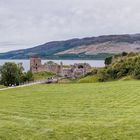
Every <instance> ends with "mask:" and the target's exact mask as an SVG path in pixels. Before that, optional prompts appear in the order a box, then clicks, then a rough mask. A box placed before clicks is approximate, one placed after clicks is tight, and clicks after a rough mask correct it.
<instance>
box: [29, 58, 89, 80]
mask: <svg viewBox="0 0 140 140" xmlns="http://www.w3.org/2000/svg"><path fill="white" fill-rule="evenodd" d="M30 69H31V71H32V72H33V73H37V72H51V73H54V74H56V75H59V76H64V77H69V78H77V77H81V76H84V75H85V74H86V73H87V72H89V71H90V70H91V66H90V65H89V64H86V63H84V64H74V65H71V66H70V67H69V68H63V64H62V63H61V64H60V65H58V64H44V65H42V63H41V59H40V58H31V59H30Z"/></svg>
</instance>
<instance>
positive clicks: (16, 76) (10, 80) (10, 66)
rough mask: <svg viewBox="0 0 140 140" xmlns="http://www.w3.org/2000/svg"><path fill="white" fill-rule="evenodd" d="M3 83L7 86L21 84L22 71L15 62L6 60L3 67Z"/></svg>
mask: <svg viewBox="0 0 140 140" xmlns="http://www.w3.org/2000/svg"><path fill="white" fill-rule="evenodd" d="M0 72H1V83H2V84H3V85H5V86H12V85H19V84H20V82H21V76H22V71H21V69H20V68H18V66H17V65H16V64H15V63H11V62H6V63H5V64H4V65H3V66H2V67H1V70H0Z"/></svg>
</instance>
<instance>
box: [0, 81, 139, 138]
mask: <svg viewBox="0 0 140 140" xmlns="http://www.w3.org/2000/svg"><path fill="white" fill-rule="evenodd" d="M0 140H140V81H119V82H108V83H93V84H90V83H89V84H60V85H59V84H58V85H37V86H31V87H26V88H18V89H11V90H6V91H0Z"/></svg>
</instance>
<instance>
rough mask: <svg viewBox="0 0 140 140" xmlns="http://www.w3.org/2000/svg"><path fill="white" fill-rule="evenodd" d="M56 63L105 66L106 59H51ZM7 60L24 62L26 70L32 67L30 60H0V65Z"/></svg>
mask: <svg viewBox="0 0 140 140" xmlns="http://www.w3.org/2000/svg"><path fill="white" fill-rule="evenodd" d="M47 61H50V60H42V64H44V63H46V62H47ZM51 61H54V62H55V63H58V64H60V62H63V64H64V65H72V64H74V63H88V64H90V65H91V66H92V67H104V66H105V64H104V60H51ZM5 62H15V63H16V64H17V63H20V62H21V63H23V67H24V69H25V71H28V70H29V69H30V61H29V60H0V65H3V64H4V63H5Z"/></svg>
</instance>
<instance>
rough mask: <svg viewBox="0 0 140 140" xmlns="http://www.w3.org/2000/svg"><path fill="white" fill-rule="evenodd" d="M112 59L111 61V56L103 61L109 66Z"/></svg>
mask: <svg viewBox="0 0 140 140" xmlns="http://www.w3.org/2000/svg"><path fill="white" fill-rule="evenodd" d="M112 59H113V57H112V56H110V57H107V58H106V59H105V65H110V64H111V63H112Z"/></svg>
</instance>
